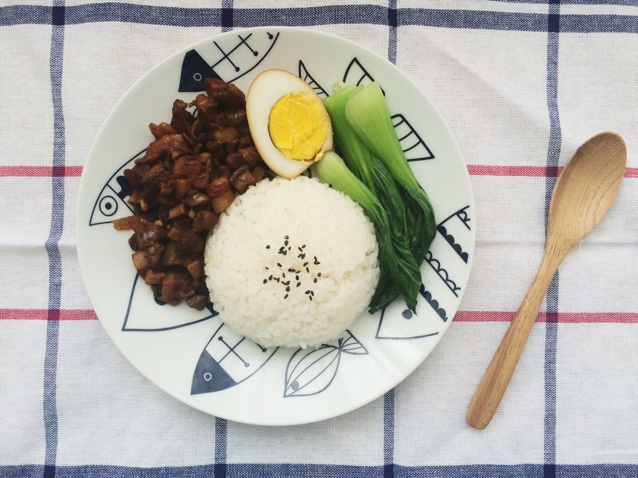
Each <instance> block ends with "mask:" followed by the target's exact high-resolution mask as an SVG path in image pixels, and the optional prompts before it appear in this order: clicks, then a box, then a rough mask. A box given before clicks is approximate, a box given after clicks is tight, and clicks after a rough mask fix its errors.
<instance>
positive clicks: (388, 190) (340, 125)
mask: <svg viewBox="0 0 638 478" xmlns="http://www.w3.org/2000/svg"><path fill="white" fill-rule="evenodd" d="M363 88H364V87H363V86H357V87H355V86H347V87H343V86H342V87H338V88H337V87H336V89H337V92H336V93H335V94H333V95H331V96H330V97H328V98H326V99H325V100H324V105H325V107H326V109H327V110H328V114H329V115H330V120H331V122H332V128H333V131H334V138H335V142H336V144H337V145H338V152H339V154H340V155H341V157H342V158H343V161H344V162H345V164H346V166H347V167H348V169H350V170H351V171H352V172H353V173H354V175H355V176H356V177H357V178H358V179H360V180H361V182H362V183H363V184H365V186H366V187H367V188H368V189H370V191H371V192H372V193H373V194H375V195H376V196H377V199H378V200H379V202H380V203H381V206H382V207H383V209H384V210H385V212H386V215H387V216H388V221H389V222H390V229H389V231H388V233H389V234H390V236H391V240H392V243H393V247H394V248H395V249H399V250H401V256H402V257H403V259H404V260H405V261H410V262H412V264H410V266H409V268H407V267H406V270H408V271H409V272H410V273H411V274H413V275H414V277H412V279H411V280H412V281H414V282H416V283H419V284H420V281H421V275H420V272H419V266H420V263H421V260H418V261H417V260H416V259H415V258H414V257H412V259H411V260H410V256H409V254H408V251H410V252H412V247H411V245H412V244H411V242H412V241H411V237H410V234H409V226H408V217H407V212H406V207H405V204H404V201H403V197H402V195H401V192H400V190H399V188H398V185H397V183H396V182H395V181H394V179H393V177H392V175H391V174H390V172H389V171H388V169H387V168H386V166H385V165H384V164H382V163H381V162H380V161H379V159H377V158H376V157H374V156H373V155H372V152H371V151H370V149H369V148H368V147H367V146H366V145H365V144H364V142H363V141H362V140H361V138H360V137H359V136H358V135H357V134H356V133H355V131H354V130H353V129H352V126H351V125H350V123H349V122H348V120H347V119H346V104H347V103H348V101H349V100H350V98H352V97H353V96H355V95H357V94H358V93H359V92H360V91H361V90H362V89H363ZM377 235H378V234H377ZM413 293H414V297H411V298H410V301H412V300H416V289H415V290H413ZM398 294H399V291H398V290H397V288H396V287H395V285H394V280H393V277H392V276H391V275H390V274H388V273H386V270H385V267H384V264H383V263H382V264H381V277H380V280H379V286H378V287H377V289H376V291H375V294H374V297H373V298H372V301H371V305H370V307H369V310H370V312H371V313H373V312H376V311H377V310H380V309H383V308H384V307H386V306H387V305H388V304H390V302H392V301H393V300H394V299H395V298H396V297H397V295H398ZM401 295H402V296H403V294H401ZM404 298H405V297H404ZM406 302H407V301H406Z"/></svg>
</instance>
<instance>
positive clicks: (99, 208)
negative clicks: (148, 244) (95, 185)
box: [89, 149, 146, 226]
mask: <svg viewBox="0 0 638 478" xmlns="http://www.w3.org/2000/svg"><path fill="white" fill-rule="evenodd" d="M145 151H146V149H144V150H142V151H140V152H139V153H137V154H136V155H135V156H133V157H132V158H131V159H129V160H128V161H126V162H125V163H124V164H123V165H122V166H121V167H120V168H119V169H118V170H117V171H115V172H114V173H113V175H112V176H111V177H110V178H109V179H108V180H107V181H106V184H105V185H104V187H103V188H102V189H101V190H100V193H99V194H98V196H97V199H96V200H95V204H94V205H93V211H91V217H90V218H89V226H97V225H100V224H111V221H113V220H114V219H119V218H122V217H127V216H130V215H131V214H133V208H132V207H131V206H130V204H129V203H128V202H127V201H126V200H127V198H128V197H129V196H130V195H131V191H132V188H131V185H130V184H129V182H128V180H127V179H126V178H125V177H124V170H125V169H128V168H132V167H133V162H134V161H135V160H136V159H137V158H139V157H141V156H143V155H144V153H145Z"/></svg>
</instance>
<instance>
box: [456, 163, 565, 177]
mask: <svg viewBox="0 0 638 478" xmlns="http://www.w3.org/2000/svg"><path fill="white" fill-rule="evenodd" d="M467 170H468V171H469V173H470V175H472V176H512V177H514V176H526V177H546V176H558V174H559V173H560V171H561V170H562V168H556V167H549V166H494V165H489V164H469V165H468V166H467Z"/></svg>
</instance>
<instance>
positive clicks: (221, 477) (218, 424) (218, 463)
mask: <svg viewBox="0 0 638 478" xmlns="http://www.w3.org/2000/svg"><path fill="white" fill-rule="evenodd" d="M227 450H228V421H227V420H224V419H223V418H215V466H214V468H213V475H212V476H214V478H226V474H227V465H226V461H227Z"/></svg>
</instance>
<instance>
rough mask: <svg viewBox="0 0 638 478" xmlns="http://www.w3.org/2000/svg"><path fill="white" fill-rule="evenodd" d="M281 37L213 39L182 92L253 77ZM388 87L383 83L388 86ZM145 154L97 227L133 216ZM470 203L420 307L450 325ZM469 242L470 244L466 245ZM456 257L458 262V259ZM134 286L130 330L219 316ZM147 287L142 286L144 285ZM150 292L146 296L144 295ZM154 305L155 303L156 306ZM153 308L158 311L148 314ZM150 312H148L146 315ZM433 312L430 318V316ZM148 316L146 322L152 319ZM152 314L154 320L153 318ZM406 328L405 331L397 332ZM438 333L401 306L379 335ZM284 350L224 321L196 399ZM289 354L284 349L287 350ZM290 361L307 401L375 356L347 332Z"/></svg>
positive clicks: (403, 123) (356, 69) (100, 210)
mask: <svg viewBox="0 0 638 478" xmlns="http://www.w3.org/2000/svg"><path fill="white" fill-rule="evenodd" d="M279 37H280V32H277V31H267V32H264V31H259V32H258V33H255V34H253V33H251V32H248V33H243V34H238V35H237V36H236V37H233V36H229V37H225V38H224V41H223V42H222V41H221V40H211V42H212V44H213V47H212V48H210V49H207V51H206V53H203V52H202V51H197V50H195V49H192V50H189V51H187V52H186V53H185V54H184V57H183V59H182V64H181V71H180V78H179V87H178V93H179V92H199V91H203V90H204V79H205V78H206V77H207V76H212V77H216V78H221V79H223V80H224V81H228V82H232V81H235V80H237V79H238V78H241V77H242V76H244V75H246V74H247V73H249V72H250V71H252V70H254V69H255V68H256V67H257V66H258V65H260V64H261V63H262V62H263V61H264V59H266V57H267V56H268V54H269V53H270V52H271V51H272V50H273V48H274V47H275V46H276V43H277V40H278V39H279ZM297 74H298V76H299V77H300V78H302V79H303V80H304V81H306V83H308V84H309V85H310V86H311V87H312V88H313V89H314V91H315V92H317V94H318V95H319V96H320V97H321V98H326V97H328V96H329V93H328V91H327V90H326V88H325V87H324V86H323V85H321V84H320V83H319V82H318V81H317V80H316V79H315V76H313V74H312V72H311V68H309V62H308V61H303V60H301V59H300V60H299V61H298V71H297ZM341 80H342V81H343V82H344V83H346V84H356V85H366V84H369V83H371V82H373V81H375V78H374V77H373V75H372V74H371V73H370V72H369V71H368V70H367V69H366V67H365V66H364V65H363V63H362V62H361V61H360V60H359V58H357V57H353V58H352V59H351V61H350V62H349V63H348V64H347V67H346V68H345V71H344V72H343V76H342V77H341ZM381 86H382V85H381ZM392 122H393V126H394V128H395V130H396V132H397V137H398V138H399V141H400V144H401V146H402V149H403V150H404V153H405V155H406V158H407V159H408V161H410V162H418V161H425V160H432V159H435V154H434V152H433V151H432V149H431V148H430V147H429V146H428V145H427V144H426V142H425V141H424V139H423V138H424V136H422V135H421V134H419V132H418V131H416V129H415V128H414V127H413V126H412V124H411V123H410V121H409V120H408V118H407V117H406V116H405V115H403V114H401V113H396V114H393V115H392ZM144 152H145V150H142V151H140V152H139V153H137V154H136V155H134V156H133V157H132V158H130V159H128V160H126V161H125V162H124V163H123V164H122V165H121V166H120V167H119V168H118V169H117V170H116V171H115V172H114V173H113V174H112V175H111V176H110V177H109V178H108V179H107V181H106V182H105V184H104V186H103V187H102V189H101V191H100V192H99V194H98V195H97V198H96V199H95V204H94V206H93V212H92V214H91V217H90V218H89V226H99V225H105V224H110V223H111V221H112V220H113V219H117V218H120V217H126V216H128V215H130V214H131V213H132V208H131V207H130V205H129V204H128V203H127V199H128V197H129V195H130V192H131V186H130V184H129V183H128V181H127V180H126V179H125V178H124V176H123V171H124V170H125V169H126V168H129V167H131V166H132V162H133V161H134V160H135V159H136V158H138V157H141V156H142V155H143V154H144ZM467 231H471V228H470V217H469V206H465V207H462V208H460V209H458V210H456V211H455V212H454V213H452V214H450V215H449V216H448V217H447V218H446V219H445V220H443V221H441V222H440V223H439V224H438V226H437V232H438V234H437V235H436V237H435V241H443V242H445V243H446V244H447V245H448V246H449V247H451V248H452V249H453V250H454V254H445V258H442V257H435V256H434V255H433V253H432V252H431V251H428V253H427V255H426V257H425V263H427V264H428V265H429V267H430V268H431V269H432V271H433V272H434V275H432V276H431V278H432V277H434V278H438V279H439V280H429V281H428V282H427V286H426V285H424V284H422V285H421V288H420V291H419V292H420V299H419V302H420V304H421V305H420V307H424V306H426V307H428V308H430V309H433V310H434V312H435V313H436V315H437V316H438V317H440V318H441V320H442V321H447V320H448V319H449V317H448V313H447V311H446V308H448V307H450V306H449V305H448V304H452V303H453V301H454V299H457V298H458V295H459V293H460V292H461V289H460V287H459V286H458V285H457V283H456V282H455V280H454V278H453V277H451V275H450V273H449V272H448V270H447V269H448V268H449V267H448V266H447V265H446V264H445V263H444V262H445V261H450V260H457V259H458V260H461V261H463V262H464V263H465V264H467V263H468V254H467V252H466V251H465V248H466V247H468V246H470V247H471V244H470V243H469V241H471V238H472V235H471V234H469V233H468V232H467ZM466 243H467V246H465V244H466ZM450 257H456V258H457V259H450ZM133 276H134V278H133V279H132V283H133V285H132V287H131V293H130V298H129V302H128V306H127V310H126V311H125V312H124V318H123V325H122V331H123V332H142V331H143V332H166V331H170V330H172V329H175V328H179V327H185V326H189V325H194V324H197V323H199V322H202V321H205V320H209V319H213V318H216V319H215V320H219V317H218V313H217V311H215V309H214V306H213V304H210V303H209V304H208V305H207V307H206V309H205V310H203V311H201V312H198V311H195V310H193V309H188V308H187V307H185V306H183V307H180V313H179V314H171V313H170V312H171V307H167V306H165V305H163V304H160V303H158V302H156V301H154V299H153V297H152V294H151V292H150V290H146V289H148V288H145V287H138V286H141V285H143V284H141V283H139V282H140V281H139V280H138V279H139V278H138V276H137V274H136V273H134V272H133V273H132V277H133ZM138 283H139V284H138ZM141 291H143V292H141ZM149 302H150V304H149ZM149 307H151V308H152V309H153V311H154V313H153V314H150V315H149V314H148V308H149ZM142 310H144V313H143V314H142V313H138V311H142ZM423 315H426V314H423ZM144 317H146V318H144ZM149 317H152V319H149ZM397 331H399V333H397ZM437 334H438V331H436V330H435V329H433V327H432V324H431V322H428V321H426V320H422V317H419V316H418V315H417V314H414V313H412V312H411V311H409V310H405V307H404V306H403V305H402V304H401V303H399V301H395V302H394V303H393V304H391V305H390V306H389V307H388V308H386V309H385V310H383V311H381V313H380V314H379V321H378V326H377V329H376V334H375V336H374V338H375V339H377V340H415V339H423V338H427V337H433V336H436V335H437ZM278 350H280V349H278V348H264V347H262V346H260V345H259V344H256V343H254V342H252V341H251V340H249V339H246V338H245V337H242V336H240V335H238V334H236V333H235V332H234V331H232V330H231V329H230V328H229V327H228V326H226V325H224V324H223V323H222V324H221V325H219V327H218V328H217V329H216V330H215V333H214V334H213V336H212V337H211V338H210V339H209V341H208V343H207V344H206V346H205V347H204V349H203V350H202V352H201V353H200V355H199V358H198V360H197V363H196V364H195V365H194V371H193V378H192V381H191V390H190V393H191V395H197V394H205V393H212V392H220V391H223V390H227V389H229V388H231V387H235V386H236V385H238V384H240V383H243V382H244V381H246V380H248V379H250V378H251V377H252V376H254V375H255V374H256V373H258V372H259V371H260V370H262V368H263V367H264V366H266V365H267V363H268V362H269V361H270V359H271V358H272V357H273V356H274V355H275V354H276V353H277V351H278ZM280 353H281V352H280ZM286 353H288V355H289V358H288V360H287V364H286V370H285V373H284V393H283V395H284V398H288V397H307V396H313V395H317V394H319V393H322V392H324V391H325V390H327V389H329V387H330V385H331V384H332V383H333V382H334V380H335V378H336V377H337V375H338V373H339V370H340V368H341V367H342V365H341V362H342V357H344V356H357V355H358V356H365V355H368V354H369V353H368V350H367V349H366V347H365V346H364V345H363V344H362V343H361V342H360V341H359V340H358V339H357V338H356V337H355V336H354V335H353V334H352V332H350V331H346V332H345V333H344V335H343V336H342V337H340V338H339V339H337V340H335V341H333V342H331V343H328V344H324V345H322V346H321V347H318V348H314V349H296V350H293V349H287V350H286Z"/></svg>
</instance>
